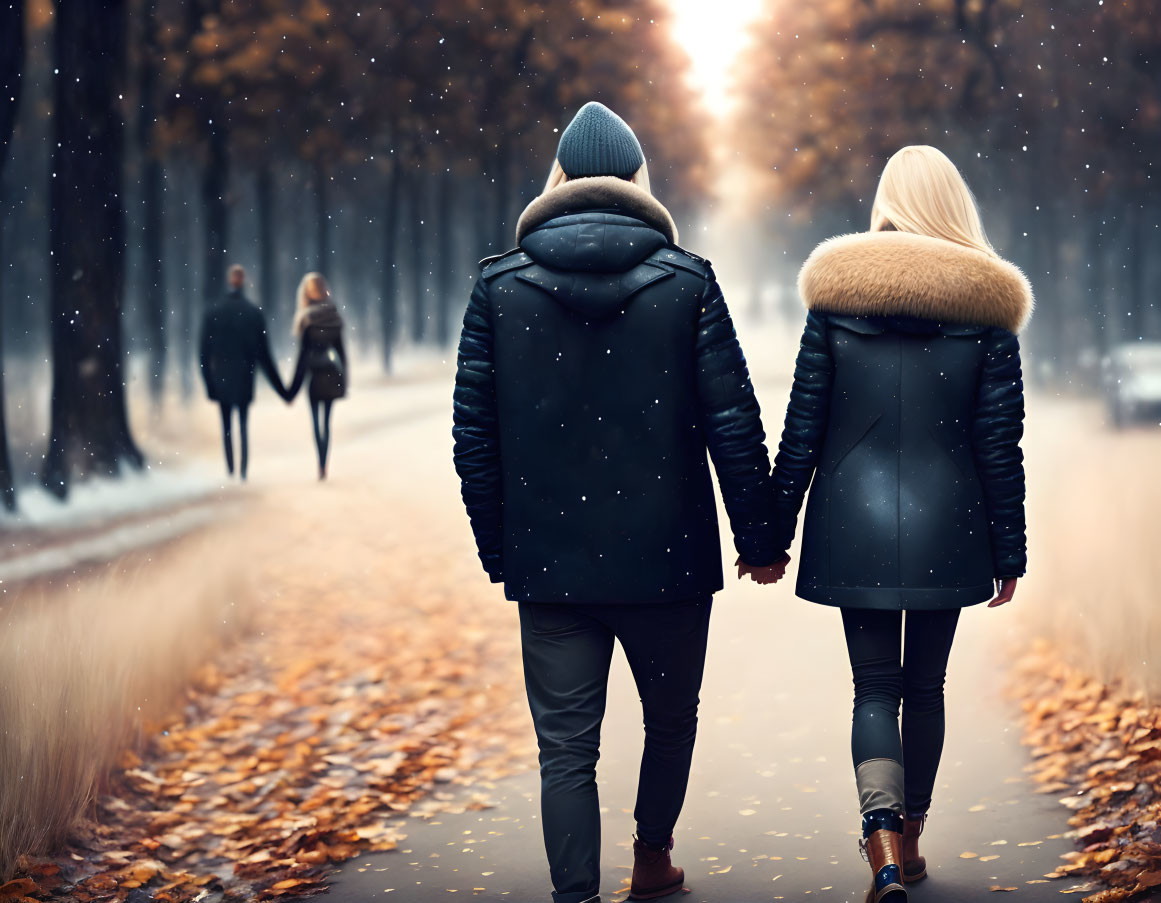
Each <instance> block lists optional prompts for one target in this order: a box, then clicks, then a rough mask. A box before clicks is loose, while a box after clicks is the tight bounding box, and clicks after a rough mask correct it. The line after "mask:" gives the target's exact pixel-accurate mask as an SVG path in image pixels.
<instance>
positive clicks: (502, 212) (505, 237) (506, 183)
mask: <svg viewBox="0 0 1161 903" xmlns="http://www.w3.org/2000/svg"><path fill="white" fill-rule="evenodd" d="M492 172H493V174H494V176H493V177H494V178H495V180H496V181H495V185H494V186H493V191H494V192H495V194H494V203H495V210H496V212H495V215H494V217H493V219H492V253H493V254H501V253H503V252H504V251H505V250H506V249H508V248H510V247H512V245H513V244H514V243H515V241H516V239H515V234H516V229H515V228H514V227H511V226H510V224H509V223H508V208H509V206H510V205H511V203H512V188H511V186H512V169H511V167H510V166H509V162H508V156H507V154H506V153H504V151H503V150H501V151H499V152H498V153H497V154H496V158H495V161H494V162H493V164H492Z"/></svg>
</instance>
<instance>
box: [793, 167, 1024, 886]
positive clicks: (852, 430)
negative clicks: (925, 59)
mask: <svg viewBox="0 0 1161 903" xmlns="http://www.w3.org/2000/svg"><path fill="white" fill-rule="evenodd" d="M799 290H800V292H801V294H802V298H803V301H804V302H805V304H806V307H807V311H808V313H807V318H806V330H805V332H804V333H803V336H802V345H801V350H800V351H799V354H798V361H797V367H796V370H795V375H794V388H793V390H792V393H791V397H790V404H789V408H788V410H787V413H786V425H785V429H784V431H783V433H782V442H781V445H780V447H779V451H778V455H777V458H776V460H775V469H774V493H775V523H776V525H777V526H778V528H779V541H778V547H779V548H780V549H785V548H787V547H788V546H789V545H790V541H791V539H792V538H793V536H794V528H795V522H796V520H797V517H798V512H799V509H800V508H801V506H802V501H803V497H804V495H805V494H806V490H807V487H808V486H809V487H810V500H809V503H808V504H807V509H806V517H805V521H804V527H803V536H802V562H801V564H800V566H799V569H798V586H797V594H798V595H799V596H800V597H801V598H803V599H808V600H810V601H812V602H818V603H821V604H823V605H833V606H836V607H838V608H839V609H841V612H842V619H843V626H844V630H845V633H846V640H847V647H848V651H849V653H850V661H851V667H852V669H853V672H854V683H855V706H854V717H853V726H852V737H851V748H852V753H853V758H854V764H855V777H856V783H857V786H858V793H859V805H860V810H861V812H862V816H863V825H862V827H863V838H864V840H863V846H864V849H865V851H866V853H867V854H868V858H869V861H870V863H871V869H872V872H873V882H874V883H873V888H872V895H871V897H870V899H873V900H874V901H875V903H883V901H891V903H896V901H902V900H905V899H906V891H905V890H904V883H905V882H910V881H917V880H919V879H921V878H923V877H924V876H925V874H926V864H925V861H924V859H923V857H922V856H920V855H919V849H918V837H919V833H920V831H921V830H922V829H923V825H924V822H925V819H926V817H927V810H928V807H929V806H930V805H931V795H932V789H933V787H934V785H935V775H936V770H937V768H938V766H939V759H940V754H941V751H942V747H943V732H944V709H943V683H944V674H945V671H946V667H947V661H948V656H949V654H950V652H951V645H952V638H953V637H954V634H955V628H956V622H957V620H958V618H959V613H960V609H961V608H964V607H966V606H969V605H975V604H977V603H979V602H984V601H986V600H988V599H991V600H992V601H991V605H990V607H996V606H999V605H1003V604H1004V603H1006V602H1008V601H1010V600H1011V599H1012V596H1013V594H1014V593H1015V590H1016V581H1017V578H1018V577H1020V576H1021V575H1023V573H1024V567H1025V562H1026V554H1025V536H1024V469H1023V463H1022V462H1023V457H1022V454H1021V451H1020V437H1021V435H1022V433H1023V416H1024V396H1023V387H1022V382H1021V375H1020V343H1019V341H1018V339H1017V337H1016V334H1017V333H1018V332H1019V331H1020V329H1021V327H1023V325H1024V323H1025V322H1026V320H1027V319H1028V316H1029V314H1030V313H1031V310H1032V293H1031V290H1030V288H1029V286H1028V282H1027V280H1026V279H1025V278H1024V276H1023V274H1022V273H1021V272H1020V271H1019V270H1018V269H1017V268H1016V267H1014V266H1013V265H1012V264H1010V263H1007V262H1005V261H1003V260H1001V259H1000V257H999V256H998V255H997V254H996V252H995V251H994V250H993V249H992V246H991V244H989V242H988V239H987V237H986V236H985V234H984V230H983V227H982V225H981V223H980V216H979V213H978V211H977V209H976V205H975V201H974V199H973V198H972V195H971V193H970V192H969V190H968V187H967V185H966V184H965V183H964V180H963V178H962V177H961V176H960V174H959V172H958V171H957V170H956V168H955V165H954V164H953V163H952V162H951V161H950V160H949V159H948V158H947V157H945V156H944V155H943V154H942V153H941V152H940V151H938V150H936V149H935V148H933V147H921V146H917V147H905V148H903V149H902V150H901V151H899V152H898V153H896V154H895V155H894V156H893V157H892V158H891V160H890V161H889V162H888V163H887V166H886V168H885V169H884V170H883V175H882V178H881V180H880V182H879V189H878V193H877V194H876V196H875V202H874V206H873V208H872V210H871V229H870V231H869V232H865V233H861V234H856V235H844V236H840V237H838V238H832V239H830V240H829V241H826V242H823V243H822V244H821V245H819V247H818V248H816V249H815V251H814V252H813V253H812V254H811V255H810V257H809V259H808V260H807V261H806V263H805V265H804V266H803V268H802V272H801V274H800V276H799ZM812 479H813V483H812V482H811V481H812ZM993 594H994V598H993ZM904 613H906V617H904ZM900 703H902V709H903V717H902V730H900V723H899V708H900Z"/></svg>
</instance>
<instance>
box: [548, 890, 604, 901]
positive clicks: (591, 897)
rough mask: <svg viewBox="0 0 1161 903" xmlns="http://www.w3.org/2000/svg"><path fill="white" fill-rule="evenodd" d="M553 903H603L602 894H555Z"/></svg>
mask: <svg viewBox="0 0 1161 903" xmlns="http://www.w3.org/2000/svg"><path fill="white" fill-rule="evenodd" d="M552 903H601V897H600V894H589V893H568V894H558V893H556V892H553V894H552Z"/></svg>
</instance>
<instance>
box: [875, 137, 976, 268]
mask: <svg viewBox="0 0 1161 903" xmlns="http://www.w3.org/2000/svg"><path fill="white" fill-rule="evenodd" d="M887 229H896V230H898V231H899V232H911V233H914V234H916V235H928V236H931V237H932V238H942V239H945V240H946V241H952V242H955V243H956V244H957V245H964V246H966V247H969V248H975V249H976V250H977V251H983V252H984V253H985V254H988V255H990V256H992V257H995V256H997V255H996V251H995V249H994V248H993V247H992V243H991V242H990V241H988V236H987V235H986V234H985V233H984V226H983V223H982V222H981V221H980V211H979V208H977V207H976V200H975V198H974V197H972V193H971V189H970V188H968V186H967V182H965V181H964V179H963V176H962V175H960V172H959V170H958V169H956V168H955V164H954V163H952V162H951V160H949V159H948V158H947V156H946V155H945V154H944V153H943V151H941V150H939V149H937V148H934V147H929V146H928V145H926V144H912V145H910V146H908V147H904V148H902V149H901V150H898V151H896V152H895V154H894V155H892V157H891V159H890V160H888V161H887V165H886V166H885V167H883V175H882V176H880V177H879V189H878V191H876V192H875V203H874V204H873V205H872V206H871V231H872V232H881V231H883V230H887Z"/></svg>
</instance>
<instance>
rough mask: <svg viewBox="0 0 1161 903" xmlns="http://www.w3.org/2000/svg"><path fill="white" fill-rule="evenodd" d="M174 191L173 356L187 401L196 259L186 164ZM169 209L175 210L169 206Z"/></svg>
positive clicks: (190, 394)
mask: <svg viewBox="0 0 1161 903" xmlns="http://www.w3.org/2000/svg"><path fill="white" fill-rule="evenodd" d="M176 178H177V180H178V191H179V194H180V196H181V197H185V198H187V200H186V201H184V202H183V203H181V204H179V205H177V207H176V215H175V217H174V221H173V229H174V242H173V247H174V248H176V249H177V253H178V254H179V255H180V257H179V258H178V267H177V269H176V273H177V280H176V285H175V286H174V293H175V295H176V297H177V299H178V307H177V324H176V329H177V355H178V361H177V364H178V375H179V377H180V380H179V381H180V384H181V397H182V400H183V401H189V400H190V399H191V398H192V397H193V393H194V331H195V329H196V323H195V320H196V317H195V316H194V314H195V311H196V310H197V308H198V307H199V305H198V303H197V299H198V292H197V291H196V290H195V288H194V285H195V281H196V278H195V273H194V261H195V260H196V259H197V255H196V252H195V248H194V245H195V243H196V238H195V231H196V230H195V213H194V210H193V205H192V204H191V203H190V201H189V200H188V198H190V197H192V195H193V194H194V192H193V187H194V177H193V172H192V170H191V168H190V167H189V166H186V165H183V166H181V167H180V169H179V170H178V172H177V175H176ZM171 209H175V208H172V207H171Z"/></svg>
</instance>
